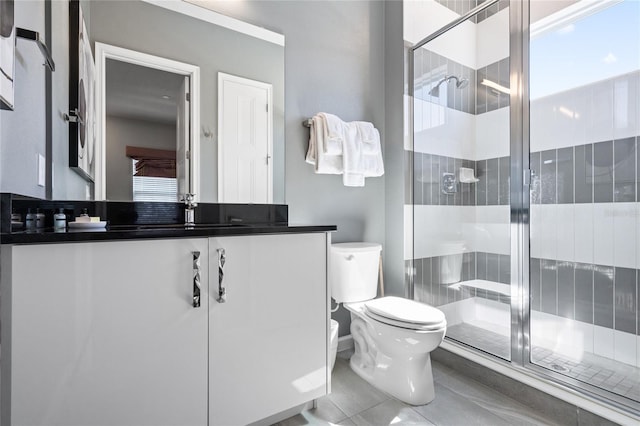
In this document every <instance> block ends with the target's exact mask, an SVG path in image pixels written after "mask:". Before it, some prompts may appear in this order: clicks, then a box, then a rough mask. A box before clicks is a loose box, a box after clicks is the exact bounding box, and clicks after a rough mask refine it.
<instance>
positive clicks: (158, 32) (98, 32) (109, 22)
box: [90, 1, 285, 202]
mask: <svg viewBox="0 0 640 426" xmlns="http://www.w3.org/2000/svg"><path fill="white" fill-rule="evenodd" d="M90 34H91V40H92V42H95V41H98V42H102V43H107V44H112V45H115V46H120V47H125V48H128V49H133V50H137V51H141V52H144V53H150V54H152V55H157V56H163V57H166V58H170V59H174V60H177V61H181V62H186V63H189V64H193V65H198V66H199V67H200V84H201V89H200V90H201V93H200V96H201V98H200V99H201V101H200V107H201V111H200V115H201V117H200V121H201V126H202V128H201V129H198V131H200V132H201V133H200V137H201V139H200V142H201V152H200V158H201V174H200V179H201V180H200V187H201V194H200V197H201V201H205V202H216V201H217V192H218V191H217V190H218V179H217V163H218V156H217V153H218V147H217V143H216V141H215V140H214V139H217V119H218V117H217V102H218V91H217V86H218V71H222V72H225V73H229V74H233V75H238V76H241V77H245V78H249V79H253V80H258V81H263V82H267V83H271V84H273V102H274V103H273V112H274V117H273V122H274V155H273V157H274V163H273V170H274V201H275V202H284V201H285V195H284V191H285V189H284V188H285V184H284V179H285V177H284V119H283V111H284V60H283V56H284V51H283V50H284V49H283V48H282V46H277V45H275V44H273V43H267V42H264V41H262V40H258V39H256V38H253V37H249V36H245V35H243V34H240V33H237V32H234V31H231V30H227V29H224V28H221V27H218V26H215V25H212V24H209V23H206V22H203V21H200V20H197V19H193V18H188V17H185V16H182V15H178V14H175V13H174V12H171V11H168V10H166V9H162V8H159V7H157V6H153V5H149V4H146V3H142V2H139V1H116V2H113V1H92V2H91V29H90ZM202 129H206V130H207V131H210V132H213V134H214V135H216V136H214V138H205V137H204V135H203V132H202Z"/></svg>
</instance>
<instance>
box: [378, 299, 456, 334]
mask: <svg viewBox="0 0 640 426" xmlns="http://www.w3.org/2000/svg"><path fill="white" fill-rule="evenodd" d="M365 308H366V312H367V313H370V314H372V315H371V317H372V318H375V317H379V318H384V319H388V320H391V321H393V322H397V323H399V324H405V325H400V326H401V327H409V328H414V327H415V326H427V327H429V328H433V326H440V325H441V324H442V323H443V322H445V316H444V313H443V312H442V311H441V310H439V309H436V308H434V307H432V306H429V305H425V304H424V303H420V302H415V301H413V300H409V299H403V298H401V297H393V296H388V297H381V298H380V299H374V300H371V301H369V302H366V303H365ZM410 325H413V326H410Z"/></svg>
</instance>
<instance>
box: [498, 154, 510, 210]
mask: <svg viewBox="0 0 640 426" xmlns="http://www.w3.org/2000/svg"><path fill="white" fill-rule="evenodd" d="M510 160H511V158H510V157H500V158H499V159H498V161H499V163H500V165H499V170H500V172H499V184H498V204H500V205H502V206H505V205H508V204H509V195H510V194H509V182H510V180H511V179H510V175H511V170H510V166H511V162H510Z"/></svg>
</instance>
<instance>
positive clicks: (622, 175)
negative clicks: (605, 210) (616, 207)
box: [613, 138, 636, 202]
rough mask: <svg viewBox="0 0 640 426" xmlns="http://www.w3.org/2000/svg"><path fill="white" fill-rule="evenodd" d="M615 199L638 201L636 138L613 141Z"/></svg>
mask: <svg viewBox="0 0 640 426" xmlns="http://www.w3.org/2000/svg"><path fill="white" fill-rule="evenodd" d="M613 160H614V170H613V176H614V190H613V192H614V201H616V202H634V201H636V198H635V197H636V140H635V138H626V139H618V140H615V141H613Z"/></svg>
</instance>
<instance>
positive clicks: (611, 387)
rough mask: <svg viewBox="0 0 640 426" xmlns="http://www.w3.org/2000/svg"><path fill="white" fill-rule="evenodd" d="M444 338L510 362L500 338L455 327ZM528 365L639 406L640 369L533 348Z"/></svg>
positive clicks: (476, 329)
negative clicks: (552, 372)
mask: <svg viewBox="0 0 640 426" xmlns="http://www.w3.org/2000/svg"><path fill="white" fill-rule="evenodd" d="M447 336H448V337H449V338H451V339H453V340H456V341H458V342H461V343H464V344H467V345H470V346H473V347H475V348H477V349H480V350H482V351H485V352H487V353H490V354H492V355H496V356H499V357H501V358H504V359H509V355H510V350H511V342H510V339H509V338H508V337H506V336H504V335H502V334H498V333H494V332H492V331H490V330H487V329H484V328H481V327H476V326H473V325H471V324H466V323H462V324H457V325H454V326H451V327H449V328H448V329H447ZM531 362H532V363H534V364H536V365H539V366H541V367H544V368H547V369H549V370H551V371H555V372H558V373H560V374H563V375H565V376H568V377H571V378H573V379H576V380H579V381H581V382H584V383H587V384H590V385H592V386H596V387H598V388H601V389H604V390H607V391H609V392H613V393H615V394H618V395H621V396H623V397H626V398H629V399H631V400H634V401H638V402H640V368H637V367H634V366H632V365H628V364H624V363H622V362H619V361H614V360H612V359H609V358H604V357H601V356H598V355H594V354H591V353H585V354H584V355H583V358H582V360H581V361H579V362H578V361H576V360H575V359H570V358H568V357H564V356H562V355H560V354H556V353H554V352H553V351H552V350H550V349H546V348H542V347H537V346H534V347H533V349H532V351H531Z"/></svg>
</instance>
